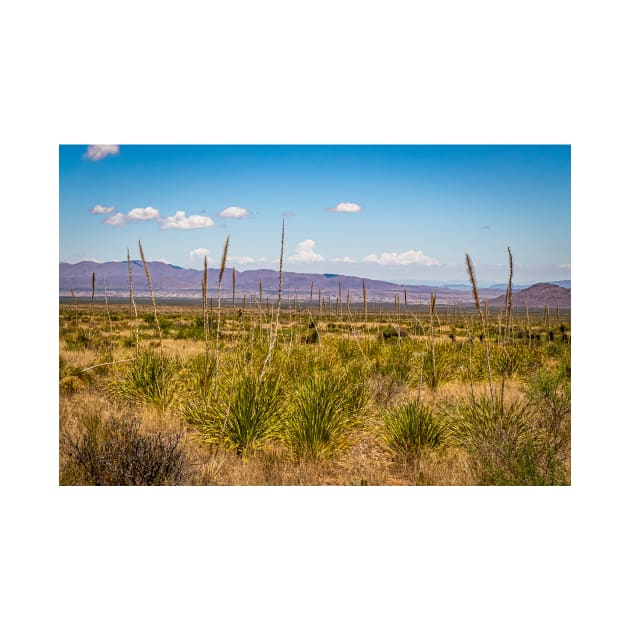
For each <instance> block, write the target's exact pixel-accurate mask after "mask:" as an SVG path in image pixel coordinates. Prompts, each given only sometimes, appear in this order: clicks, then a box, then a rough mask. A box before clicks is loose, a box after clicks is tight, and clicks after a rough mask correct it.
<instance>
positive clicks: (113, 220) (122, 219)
mask: <svg viewBox="0 0 630 630" xmlns="http://www.w3.org/2000/svg"><path fill="white" fill-rule="evenodd" d="M103 223H106V224H107V225H112V226H113V227H120V226H122V225H125V224H126V223H129V218H128V217H127V215H126V214H123V213H122V212H117V213H116V214H114V215H112V216H111V217H107V219H105V221H103Z"/></svg>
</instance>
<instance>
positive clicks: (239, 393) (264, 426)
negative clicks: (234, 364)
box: [184, 373, 280, 456]
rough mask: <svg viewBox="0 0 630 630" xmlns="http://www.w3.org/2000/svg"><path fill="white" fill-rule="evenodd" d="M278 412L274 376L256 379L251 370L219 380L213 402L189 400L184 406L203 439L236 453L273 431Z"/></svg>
mask: <svg viewBox="0 0 630 630" xmlns="http://www.w3.org/2000/svg"><path fill="white" fill-rule="evenodd" d="M228 381H229V382H228ZM279 413H280V383H279V381H278V379H276V378H274V377H273V376H271V375H267V377H266V378H265V379H263V380H262V381H260V380H259V379H258V377H257V375H255V374H253V373H246V374H243V375H241V376H239V377H236V379H235V380H233V379H227V380H226V381H225V382H223V383H222V387H221V392H220V396H219V398H218V400H217V401H216V402H215V401H213V400H211V399H209V398H206V399H201V400H193V401H191V402H190V403H189V404H188V405H187V406H186V407H185V408H184V416H185V418H186V419H187V420H188V421H189V422H190V423H191V424H192V425H193V426H194V427H195V428H196V429H197V430H198V431H199V434H200V436H201V438H202V439H203V440H204V441H206V442H208V443H210V444H221V445H223V446H224V447H225V448H227V449H228V450H234V451H235V452H236V453H237V455H240V456H245V455H247V453H249V452H251V451H253V450H256V449H257V448H259V447H260V446H262V444H263V443H264V442H265V441H266V440H268V439H269V438H271V437H273V436H274V435H275V434H276V432H277V423H278V418H279Z"/></svg>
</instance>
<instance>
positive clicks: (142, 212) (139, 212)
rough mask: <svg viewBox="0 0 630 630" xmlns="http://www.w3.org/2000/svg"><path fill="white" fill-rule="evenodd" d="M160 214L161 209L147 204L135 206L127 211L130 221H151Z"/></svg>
mask: <svg viewBox="0 0 630 630" xmlns="http://www.w3.org/2000/svg"><path fill="white" fill-rule="evenodd" d="M159 216H160V211H159V210H156V209H155V208H152V207H151V206H147V207H146V208H134V209H133V210H130V211H129V212H128V213H127V217H129V219H128V220H129V221H151V220H153V219H157V218H158V217H159Z"/></svg>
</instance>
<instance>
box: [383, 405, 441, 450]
mask: <svg viewBox="0 0 630 630" xmlns="http://www.w3.org/2000/svg"><path fill="white" fill-rule="evenodd" d="M383 425H384V426H383V438H384V440H385V444H386V445H387V447H388V449H389V450H390V451H391V452H392V454H394V455H395V456H397V457H400V458H401V459H403V460H404V461H412V460H414V459H417V458H419V457H420V456H421V454H422V452H423V451H424V450H425V449H427V448H435V447H437V446H439V445H440V444H441V443H442V442H443V438H444V432H443V429H442V427H441V426H440V424H439V423H438V422H436V420H435V419H434V417H433V414H432V413H431V410H430V409H429V408H428V407H425V406H423V405H421V404H420V403H419V402H417V401H412V402H409V403H407V404H405V405H402V406H400V407H397V408H396V409H394V410H392V411H389V412H387V413H386V414H385V417H384V423H383Z"/></svg>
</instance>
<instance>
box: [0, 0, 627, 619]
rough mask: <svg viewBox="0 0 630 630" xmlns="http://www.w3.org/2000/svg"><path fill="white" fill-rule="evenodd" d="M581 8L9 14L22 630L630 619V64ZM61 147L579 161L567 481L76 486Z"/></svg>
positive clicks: (602, 18)
mask: <svg viewBox="0 0 630 630" xmlns="http://www.w3.org/2000/svg"><path fill="white" fill-rule="evenodd" d="M576 4H577V3H562V2H538V1H530V2H528V3H506V2H475V3H464V2H444V3H440V4H439V6H438V4H437V3H435V5H431V7H429V8H427V7H426V6H424V5H423V4H422V3H419V2H400V1H391V0H390V2H388V3H373V2H341V1H339V0H338V1H337V2H329V1H320V2H318V3H310V4H305V3H297V2H278V1H267V2H264V3H262V2H258V3H254V2H231V3H229V4H228V3H225V4H219V3H194V2H178V3H177V4H173V3H159V2H150V3H149V2H134V3H131V2H124V3H123V2H119V1H115V0H114V1H110V2H108V3H100V4H96V3H85V2H63V1H62V2H56V3H54V4H53V3H40V2H31V3H21V4H20V5H19V8H17V6H18V5H17V4H16V5H14V6H12V7H11V8H10V9H9V10H8V11H7V10H6V9H5V12H4V13H5V18H6V19H3V26H2V30H3V37H2V43H1V44H0V45H1V46H2V54H3V59H4V60H5V62H6V64H5V65H6V74H5V81H4V87H5V90H4V97H3V100H4V103H3V109H4V114H3V136H5V138H8V141H7V142H6V143H5V145H4V147H3V151H2V157H1V159H2V166H3V168H2V173H3V180H5V181H4V185H3V189H4V190H5V191H8V195H6V194H5V195H3V201H4V203H5V204H6V206H5V209H4V212H3V230H2V241H3V247H2V250H3V252H2V257H3V259H2V263H3V269H4V272H5V278H4V279H5V287H4V290H5V291H6V293H5V296H6V298H7V301H6V302H5V306H4V307H3V309H2V310H3V315H2V317H3V321H2V323H3V326H2V330H3V331H4V335H5V340H6V342H7V343H8V346H9V350H8V353H7V354H5V355H4V365H5V375H4V377H3V380H4V383H3V384H4V388H3V389H4V392H5V395H6V396H7V397H8V400H7V404H6V405H4V409H5V411H6V413H3V417H4V420H3V425H4V428H5V431H4V435H3V437H4V440H3V446H4V448H3V457H2V458H1V459H2V461H1V465H2V481H3V497H4V500H3V505H4V508H5V509H4V517H3V524H4V530H5V531H4V533H3V536H2V540H3V543H2V544H3V554H2V555H3V569H2V572H3V578H4V583H5V590H4V595H5V600H6V602H7V603H6V604H5V606H4V609H3V611H2V613H0V614H1V615H2V617H3V618H5V619H4V623H3V624H2V625H3V627H7V628H35V627H63V628H65V629H66V630H70V629H74V628H81V629H83V628H91V629H100V628H108V629H109V628H144V627H147V628H167V627H182V628H193V627H194V628H196V627H216V628H222V629H223V628H262V627H264V628H274V629H279V628H291V629H293V628H367V627H370V628H371V627H374V628H387V627H392V628H398V627H416V626H420V627H427V628H463V627H465V628H484V629H491V628H501V629H504V628H527V629H528V630H530V629H531V628H534V627H535V628H560V627H562V628H566V627H575V626H577V625H578V624H579V625H580V627H605V628H612V627H621V626H623V625H627V623H628V614H627V611H626V610H624V609H623V607H622V602H623V598H625V597H626V596H627V593H626V589H625V588H624V584H623V578H624V576H625V574H626V572H627V561H628V544H627V542H626V541H627V536H626V534H627V531H628V519H627V516H626V511H625V504H626V501H625V499H624V498H623V497H625V496H626V495H627V484H626V483H625V481H626V479H627V467H626V466H625V451H626V445H627V433H628V430H627V424H628V412H627V405H626V406H622V405H621V396H620V394H621V393H622V392H624V391H625V389H627V384H626V381H627V379H626V378H625V373H624V370H623V369H621V368H622V367H623V365H622V363H621V362H622V360H624V358H625V357H624V356H623V353H624V349H625V348H627V341H626V340H625V338H624V333H623V321H622V320H621V317H622V315H623V313H624V312H625V311H624V310H623V307H622V305H621V303H620V300H621V297H620V296H624V295H625V293H626V291H625V287H624V283H622V281H621V277H620V276H621V269H622V267H621V265H622V264H623V263H622V260H621V255H622V253H625V250H626V248H627V246H626V244H625V242H624V241H625V240H626V239H625V223H624V222H623V221H622V217H623V216H624V214H625V212H626V211H627V206H628V192H627V180H628V172H629V169H628V159H627V146H628V123H627V112H628V111H630V104H629V103H628V98H627V95H626V92H625V88H626V87H627V86H626V85H625V84H626V83H627V67H625V66H624V64H623V62H622V60H624V59H627V58H629V57H630V55H629V54H628V53H629V51H628V37H627V32H626V28H625V25H626V24H627V22H626V20H625V19H622V17H621V13H620V8H621V6H622V4H621V3H615V2H599V3H598V4H597V5H593V4H590V3H589V4H588V5H586V4H585V5H584V6H588V7H589V8H588V9H586V8H584V9H581V8H578V7H576ZM61 143H63V144H66V143H80V144H87V143H122V144H131V143H211V144H214V143H243V144H250V143H338V144H343V143H405V144H428V143H480V144H487V143H527V144H530V143H553V144H557V143H562V144H571V145H572V250H573V254H572V264H573V265H574V273H573V274H572V280H573V291H572V293H573V327H572V329H573V339H574V345H573V356H574V361H573V363H574V368H573V377H574V378H573V392H574V395H573V411H574V414H573V427H574V428H573V486H572V487H570V488H550V489H539V488H498V489H493V488H161V489H149V488H143V489H120V488H109V489H107V488H97V489H89V488H87V489H86V488H59V487H58V477H57V439H58V434H57V430H58V426H57V421H56V416H57V383H56V379H55V376H54V375H55V374H56V371H57V354H58V348H57V285H58V278H57V262H58V239H57V235H58V145H59V144H61ZM615 313H617V315H615ZM602 314H607V315H608V316H609V317H611V316H612V318H611V319H608V320H607V321H608V324H607V325H606V326H605V327H604V328H599V327H597V325H596V324H597V321H598V318H599V317H600V316H601V315H602ZM602 338H603V339H608V342H607V343H606V347H602V346H603V344H601V343H600V342H601V340H602ZM611 342H612V343H611ZM611 346H612V349H611ZM619 574H621V577H618V575H619ZM626 585H627V581H626Z"/></svg>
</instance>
